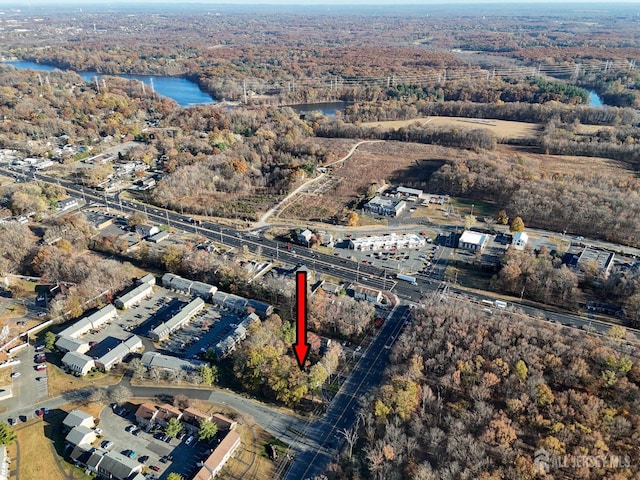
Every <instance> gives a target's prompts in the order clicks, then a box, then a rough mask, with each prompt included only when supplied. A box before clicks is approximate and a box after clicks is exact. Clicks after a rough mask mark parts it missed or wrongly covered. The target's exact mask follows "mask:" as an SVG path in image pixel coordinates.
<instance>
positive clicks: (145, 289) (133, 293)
mask: <svg viewBox="0 0 640 480" xmlns="http://www.w3.org/2000/svg"><path fill="white" fill-rule="evenodd" d="M152 291H153V288H152V287H151V284H150V283H141V284H140V285H138V286H137V287H136V288H134V289H133V290H130V291H128V292H127V293H125V294H124V295H122V296H121V297H118V298H117V301H119V302H120V303H121V304H122V305H125V306H126V305H127V304H128V303H129V302H131V301H135V300H137V299H140V298H142V297H144V296H145V295H148V294H149V293H151V292H152Z"/></svg>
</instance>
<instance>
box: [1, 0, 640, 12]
mask: <svg viewBox="0 0 640 480" xmlns="http://www.w3.org/2000/svg"><path fill="white" fill-rule="evenodd" d="M539 3H545V4H548V3H552V4H554V5H556V6H562V5H563V4H565V5H583V4H591V5H594V4H601V5H612V4H622V3H623V4H638V6H639V7H640V3H638V0H616V1H614V2H605V1H603V0H563V1H562V2H557V1H554V0H454V1H446V0H400V1H393V0H347V2H344V1H341V0H307V1H303V0H267V1H265V0H192V1H188V2H183V3H182V4H183V5H218V6H237V5H261V6H270V5H273V6H280V5H284V6H299V7H305V6H309V5H313V6H344V7H350V6H402V5H492V4H509V5H514V4H518V5H532V4H539ZM136 4H140V5H157V4H163V5H166V4H171V5H174V6H175V1H174V0H134V1H127V0H109V1H106V2H101V4H100V5H95V4H87V1H86V0H63V1H59V0H25V1H20V0H17V1H11V0H10V1H9V2H7V3H6V4H5V5H3V6H2V7H0V10H1V9H3V8H29V7H37V6H82V7H86V8H91V7H102V8H104V7H109V6H115V5H129V6H131V5H136Z"/></svg>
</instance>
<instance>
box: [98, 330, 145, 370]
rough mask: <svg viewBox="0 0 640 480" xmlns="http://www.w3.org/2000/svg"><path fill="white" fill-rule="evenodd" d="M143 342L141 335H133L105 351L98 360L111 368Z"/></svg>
mask: <svg viewBox="0 0 640 480" xmlns="http://www.w3.org/2000/svg"><path fill="white" fill-rule="evenodd" d="M141 343H142V340H140V338H139V337H137V336H136V335H132V336H131V337H129V338H128V339H127V340H126V341H124V342H122V343H120V344H119V345H118V346H116V347H115V348H112V349H111V350H110V351H108V352H107V353H105V354H104V355H103V356H101V357H100V358H99V359H98V360H97V361H98V362H100V363H101V364H102V365H104V366H105V367H107V368H109V367H110V366H111V365H113V364H114V363H117V362H119V361H122V359H123V358H124V357H126V356H127V355H129V353H130V352H131V350H132V349H133V348H136V346H137V345H138V344H141Z"/></svg>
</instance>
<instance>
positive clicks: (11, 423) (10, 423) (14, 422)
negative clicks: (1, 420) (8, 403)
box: [7, 418, 17, 425]
mask: <svg viewBox="0 0 640 480" xmlns="http://www.w3.org/2000/svg"><path fill="white" fill-rule="evenodd" d="M7 423H8V424H9V425H15V424H16V423H17V422H16V419H15V418H7Z"/></svg>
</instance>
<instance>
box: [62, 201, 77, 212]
mask: <svg viewBox="0 0 640 480" xmlns="http://www.w3.org/2000/svg"><path fill="white" fill-rule="evenodd" d="M77 206H78V199H77V198H73V197H69V198H64V199H62V200H58V210H60V211H61V212H65V211H67V210H69V209H71V208H76V207H77Z"/></svg>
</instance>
